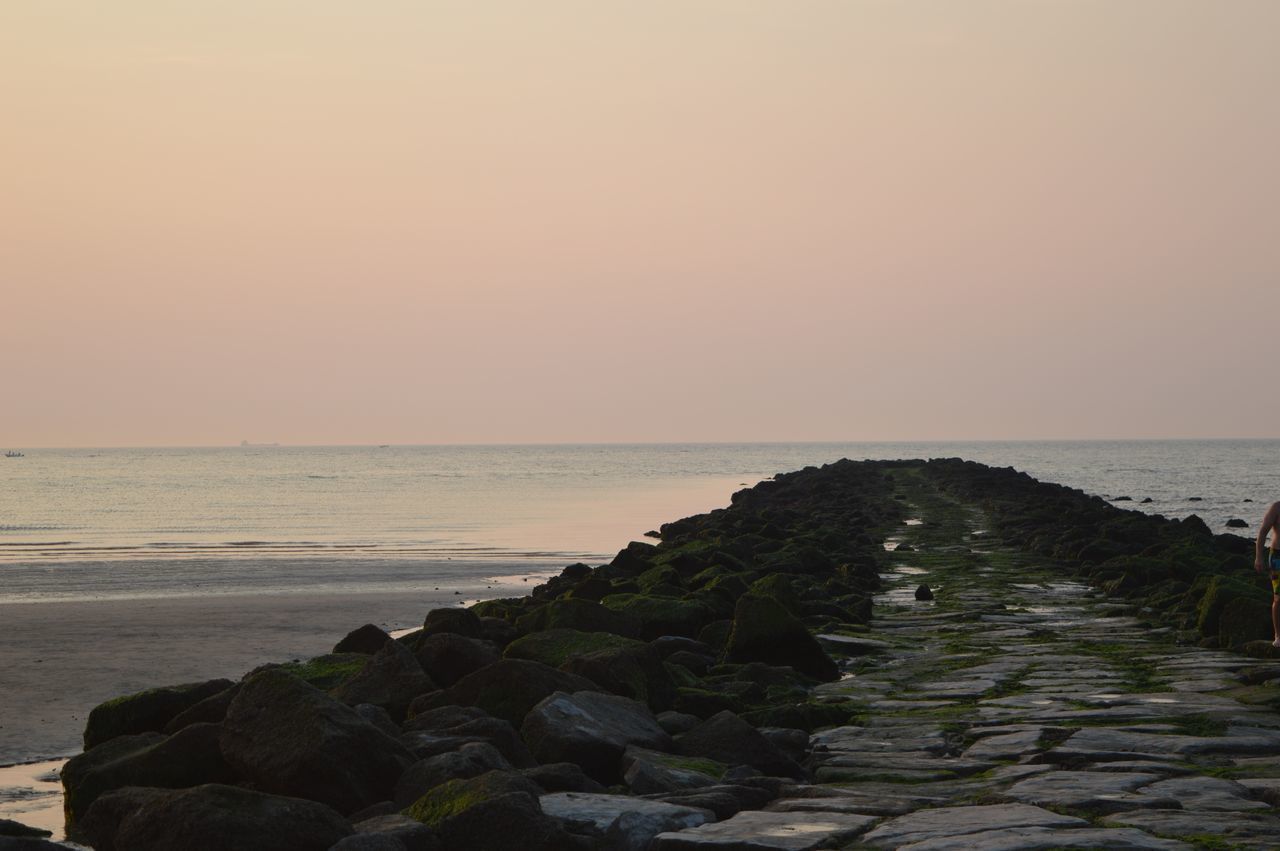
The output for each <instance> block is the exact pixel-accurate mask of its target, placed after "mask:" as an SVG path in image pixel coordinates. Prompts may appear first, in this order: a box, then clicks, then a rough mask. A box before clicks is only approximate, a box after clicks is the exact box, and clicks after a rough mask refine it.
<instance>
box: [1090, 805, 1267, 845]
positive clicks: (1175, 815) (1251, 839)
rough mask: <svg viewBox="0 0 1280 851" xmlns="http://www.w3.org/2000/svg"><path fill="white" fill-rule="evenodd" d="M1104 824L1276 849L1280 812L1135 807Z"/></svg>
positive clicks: (1105, 819)
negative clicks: (1222, 839) (1145, 808)
mask: <svg viewBox="0 0 1280 851" xmlns="http://www.w3.org/2000/svg"><path fill="white" fill-rule="evenodd" d="M1102 821H1103V823H1104V824H1116V825H1127V826H1132V827H1138V828H1142V829H1143V830H1150V831H1154V832H1156V833H1163V834H1165V835H1166V836H1206V835H1209V836H1221V837H1222V838H1224V839H1225V840H1226V841H1227V842H1229V843H1241V844H1247V845H1248V847H1252V848H1275V845H1276V837H1277V836H1280V815H1271V814H1269V813H1227V812H1204V811H1198V810H1138V811H1132V812H1121V813H1114V814H1112V815H1108V816H1103V817H1102Z"/></svg>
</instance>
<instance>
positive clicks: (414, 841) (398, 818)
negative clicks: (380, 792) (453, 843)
mask: <svg viewBox="0 0 1280 851" xmlns="http://www.w3.org/2000/svg"><path fill="white" fill-rule="evenodd" d="M355 828H356V836H370V837H386V838H390V839H393V840H395V841H397V842H399V843H400V845H401V847H403V848H404V849H405V851H437V849H439V848H440V840H439V838H438V837H437V836H436V834H435V832H434V831H433V830H431V828H429V827H427V826H426V825H425V824H423V823H422V822H420V821H418V820H417V819H413V818H410V817H409V816H406V815H401V814H399V813H396V814H394V815H386V816H375V817H374V818H369V819H363V820H361V821H357V822H355ZM353 838H354V837H348V838H347V839H344V840H343V842H348V841H350V840H351V839H353ZM339 845H341V843H339ZM334 847H335V848H336V847H337V846H334Z"/></svg>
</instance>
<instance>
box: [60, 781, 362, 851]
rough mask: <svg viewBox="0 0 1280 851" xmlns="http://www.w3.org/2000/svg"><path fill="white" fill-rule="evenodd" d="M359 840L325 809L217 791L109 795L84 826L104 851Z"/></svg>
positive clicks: (311, 850) (275, 849)
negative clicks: (345, 839)
mask: <svg viewBox="0 0 1280 851" xmlns="http://www.w3.org/2000/svg"><path fill="white" fill-rule="evenodd" d="M352 832H353V831H352V828H351V825H350V824H349V823H348V822H347V820H346V819H344V818H342V816H340V815H338V814H337V813H335V812H334V811H333V810H331V809H329V808H328V807H326V806H324V805H323V804H318V803H316V802H314V801H304V800H301V799H298V798H286V797H280V796H276V795H266V794H263V793H262V792H254V791H250V790H248V789H240V788H237V787H234V786H220V785H215V784H211V785H207V786H197V787H195V788H194V789H183V790H180V791H167V790H159V789H148V788H136V787H131V788H128V789H121V790H118V791H115V792H109V793H108V794H106V795H103V796H102V797H101V798H99V799H98V800H97V801H96V802H95V803H94V805H93V806H92V807H90V808H89V812H88V814H87V815H86V816H85V820H84V833H85V836H86V838H87V839H88V840H89V841H90V843H91V844H92V845H93V847H94V848H95V849H97V851H173V849H178V848H181V849H182V851H230V849H235V851H327V850H328V849H329V848H330V847H332V846H333V845H334V844H335V843H336V842H338V841H339V840H341V839H342V838H343V837H345V836H350V835H351V834H352Z"/></svg>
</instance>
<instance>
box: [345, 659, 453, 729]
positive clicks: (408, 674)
mask: <svg viewBox="0 0 1280 851" xmlns="http://www.w3.org/2000/svg"><path fill="white" fill-rule="evenodd" d="M435 687H436V685H435V683H433V682H432V681H431V678H430V677H428V676H427V674H426V672H425V671H423V670H422V666H421V665H419V664H418V659H417V657H415V656H414V655H413V652H412V651H410V650H409V648H407V647H405V646H404V645H403V644H401V643H400V642H398V641H388V642H386V643H385V644H383V645H382V649H381V650H379V651H378V652H377V653H374V654H373V655H372V656H371V657H369V663H368V664H367V665H365V666H364V668H362V669H361V670H360V673H358V674H356V675H355V676H354V677H352V678H351V679H349V680H347V681H346V682H344V683H343V684H342V685H340V686H338V687H337V688H335V689H334V690H333V691H332V692H331V694H332V695H333V696H334V697H335V698H337V699H338V700H340V701H342V702H343V703H345V704H347V705H348V706H355V705H356V704H358V703H371V704H373V705H374V706H381V707H382V708H383V709H385V710H387V713H388V714H389V715H390V716H391V718H392V720H393V721H403V720H404V717H405V713H406V712H407V711H408V709H409V703H410V702H411V701H412V700H413V699H414V698H415V697H417V696H418V695H420V694H425V693H427V692H429V691H434V690H435Z"/></svg>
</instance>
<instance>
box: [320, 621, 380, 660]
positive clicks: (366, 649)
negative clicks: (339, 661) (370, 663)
mask: <svg viewBox="0 0 1280 851" xmlns="http://www.w3.org/2000/svg"><path fill="white" fill-rule="evenodd" d="M391 640H392V638H391V636H389V635H387V633H386V632H384V631H383V630H382V629H380V628H379V627H377V626H374V625H373V624H371V623H367V624H365V625H364V626H362V627H358V628H356V629H353V630H351V632H348V633H347V635H346V637H345V638H343V639H342V640H341V641H339V642H338V643H337V644H335V645H334V647H333V652H334V653H368V654H369V655H373V654H374V653H377V652H378V651H379V650H381V649H382V646H383V645H384V644H386V643H387V642H388V641H391Z"/></svg>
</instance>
